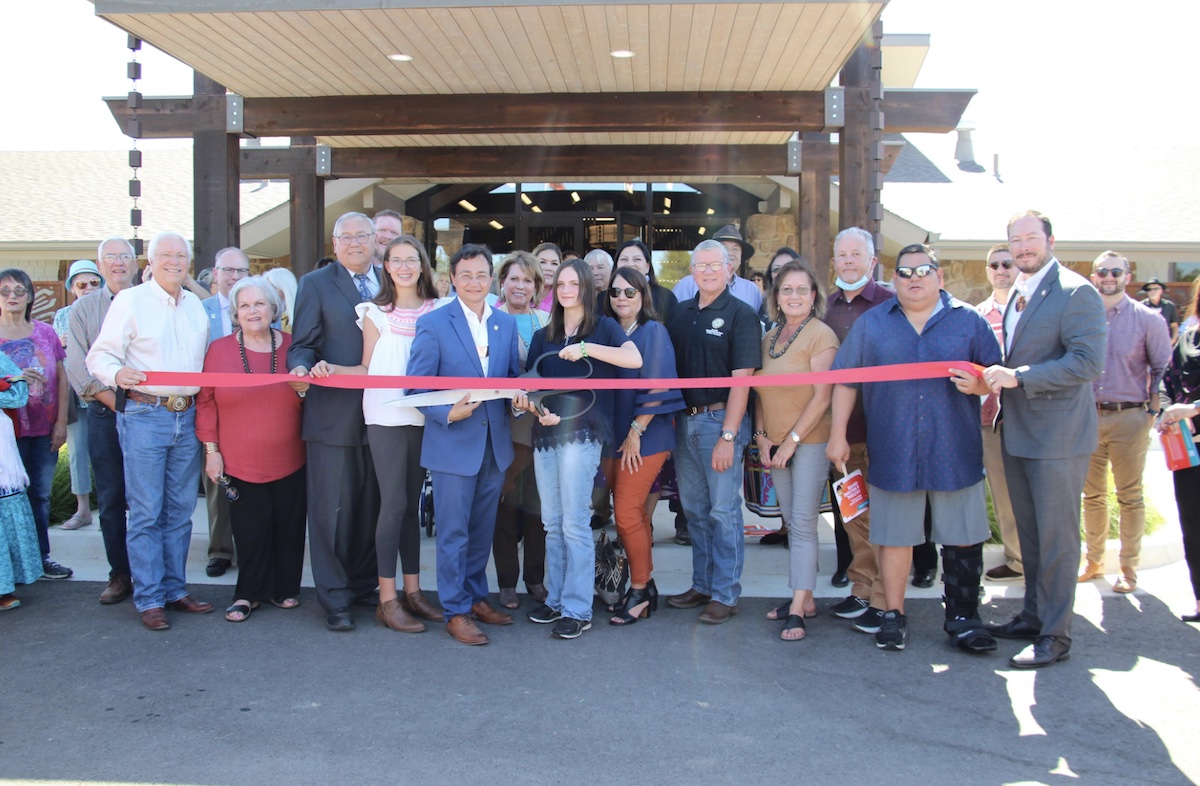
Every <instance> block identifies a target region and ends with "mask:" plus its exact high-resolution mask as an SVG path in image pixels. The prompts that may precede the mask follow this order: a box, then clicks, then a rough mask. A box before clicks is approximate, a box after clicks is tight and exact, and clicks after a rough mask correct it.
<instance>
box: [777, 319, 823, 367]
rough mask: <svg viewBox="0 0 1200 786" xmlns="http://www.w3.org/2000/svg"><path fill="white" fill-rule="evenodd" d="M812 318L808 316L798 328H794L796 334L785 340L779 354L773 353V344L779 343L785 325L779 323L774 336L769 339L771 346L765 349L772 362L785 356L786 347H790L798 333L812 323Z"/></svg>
mask: <svg viewBox="0 0 1200 786" xmlns="http://www.w3.org/2000/svg"><path fill="white" fill-rule="evenodd" d="M812 318H813V315H812V314H809V315H808V318H807V319H805V320H804V321H803V322H801V323H800V327H798V328H796V332H795V333H793V334H792V337H791V338H789V339H788V340H787V343H786V344H784V345H783V349H781V350H779V352H776V351H775V342H777V341H779V337H780V336H781V335H783V328H784V326H785V325H786V323H784V322H780V323H779V327H778V328H777V329H776V330H775V335H774V336H772V337H771V346H770V348H769V349H767V354H768V355H770V356H771V359H772V360H778V359H779V358H781V357H783V356H784V355H785V354H787V351H788V347H790V346H791V345H792V342H793V341H795V340H796V336H798V335H800V331H801V330H804V326H805V325H807V324H808V323H809V322H810V321H812Z"/></svg>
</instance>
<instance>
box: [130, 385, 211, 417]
mask: <svg viewBox="0 0 1200 786" xmlns="http://www.w3.org/2000/svg"><path fill="white" fill-rule="evenodd" d="M125 397H126V398H128V399H129V400H130V401H140V402H141V403H143V404H149V405H150V406H152V407H159V406H161V407H166V408H167V409H169V410H171V411H172V412H183V411H185V410H186V409H187V408H188V407H190V406H191V405H192V404H194V403H196V397H195V396H151V395H150V394H148V393H142V392H141V391H138V390H129V391H126V393H125Z"/></svg>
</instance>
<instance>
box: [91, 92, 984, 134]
mask: <svg viewBox="0 0 1200 786" xmlns="http://www.w3.org/2000/svg"><path fill="white" fill-rule="evenodd" d="M974 95H975V91H974V90H930V91H925V90H897V91H888V92H887V93H886V94H885V96H884V99H883V112H884V117H885V128H884V130H885V131H887V132H892V133H903V132H906V131H907V132H930V133H944V132H949V131H953V130H954V129H955V127H957V125H958V123H959V120H960V119H961V118H962V114H963V112H964V111H965V110H966V107H967V104H968V103H969V102H970V100H971V98H972V97H973V96H974ZM104 100H105V102H106V103H107V104H108V108H109V111H110V112H112V115H113V117H114V118H115V119H116V120H117V122H118V124H119V125H120V127H121V128H122V129H124V128H126V127H127V121H128V120H129V118H130V117H131V115H130V110H129V107H128V105H127V101H126V99H125V98H124V97H121V98H106V99H104ZM824 107H825V98H824V93H822V92H819V91H798V92H766V93H725V92H691V93H621V94H607V93H572V94H560V93H552V94H536V95H511V94H480V95H454V96H442V95H428V96H425V95H422V96H328V97H318V98H246V99H244V103H243V113H244V114H243V117H244V133H245V134H247V135H249V136H259V137H263V136H363V135H410V134H523V133H571V132H574V133H640V132H663V131H688V132H713V133H715V132H779V131H797V132H804V131H820V130H822V129H823V127H824ZM137 116H138V119H139V120H140V121H141V122H142V136H143V138H147V139H166V138H178V137H187V136H191V134H192V132H193V131H194V130H213V131H215V130H224V129H225V103H224V98H223V97H222V96H196V97H195V98H181V97H168V98H147V99H145V100H144V101H143V106H142V108H141V109H139V110H138V112H137Z"/></svg>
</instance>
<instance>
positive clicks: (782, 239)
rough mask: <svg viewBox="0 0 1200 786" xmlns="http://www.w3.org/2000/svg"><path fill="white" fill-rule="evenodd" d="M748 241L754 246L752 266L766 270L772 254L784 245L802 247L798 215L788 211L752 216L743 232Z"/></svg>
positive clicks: (761, 270) (759, 269) (762, 270)
mask: <svg viewBox="0 0 1200 786" xmlns="http://www.w3.org/2000/svg"><path fill="white" fill-rule="evenodd" d="M742 235H743V237H745V238H746V242H747V243H749V244H750V245H752V246H754V258H753V259H751V260H750V267H752V268H754V269H755V270H757V271H759V272H764V271H766V269H767V265H769V264H771V255H772V254H774V253H775V251H776V249H779V248H781V247H783V246H787V247H789V248H796V249H798V248H799V247H800V232H799V229H798V227H797V226H796V217H795V216H794V215H790V214H787V213H784V214H780V215H772V214H769V213H759V214H758V215H754V216H750V218H749V219H748V220H747V221H746V228H745V231H743V233H742Z"/></svg>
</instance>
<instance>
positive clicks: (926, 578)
mask: <svg viewBox="0 0 1200 786" xmlns="http://www.w3.org/2000/svg"><path fill="white" fill-rule="evenodd" d="M936 578H937V568H932V569H930V570H918V571H916V572H915V573H913V579H912V585H913V586H914V587H920V588H921V589H929V588H930V587H932V586H933V582H934V580H935V579H936Z"/></svg>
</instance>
